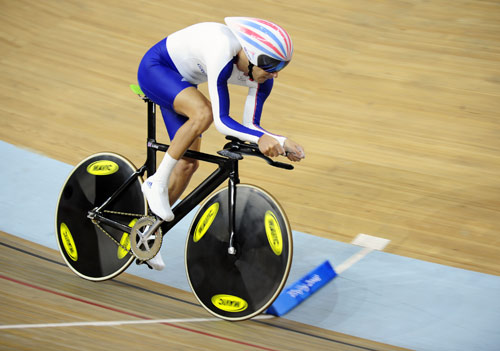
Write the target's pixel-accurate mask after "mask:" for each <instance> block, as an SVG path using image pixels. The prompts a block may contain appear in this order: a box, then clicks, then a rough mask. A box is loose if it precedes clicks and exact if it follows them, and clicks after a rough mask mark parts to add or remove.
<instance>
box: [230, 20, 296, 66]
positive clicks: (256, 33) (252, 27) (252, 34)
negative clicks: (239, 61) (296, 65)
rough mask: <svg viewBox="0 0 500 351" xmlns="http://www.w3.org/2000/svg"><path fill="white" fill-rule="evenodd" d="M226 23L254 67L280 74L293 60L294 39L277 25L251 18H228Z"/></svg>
mask: <svg viewBox="0 0 500 351" xmlns="http://www.w3.org/2000/svg"><path fill="white" fill-rule="evenodd" d="M224 21H225V22H226V24H227V26H228V27H229V28H230V29H231V31H232V32H233V33H234V35H235V36H236V38H237V39H238V41H239V42H240V44H241V46H242V47H243V50H244V51H245V54H246V55H247V57H248V60H249V61H250V63H252V64H253V65H255V66H258V67H260V68H262V69H263V70H265V71H267V72H278V71H280V70H282V69H283V68H285V66H286V65H288V63H289V62H290V60H291V59H292V54H293V43H292V39H291V38H290V36H289V35H288V33H287V32H286V31H285V30H284V29H283V28H281V27H280V26H278V25H277V24H274V23H272V22H269V21H266V20H263V19H259V18H250V17H226V18H225V19H224Z"/></svg>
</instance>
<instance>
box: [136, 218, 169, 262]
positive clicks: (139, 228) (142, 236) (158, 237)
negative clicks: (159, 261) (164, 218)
mask: <svg viewBox="0 0 500 351" xmlns="http://www.w3.org/2000/svg"><path fill="white" fill-rule="evenodd" d="M156 220H157V219H156V218H155V217H142V218H140V219H139V220H137V222H136V223H135V224H134V226H133V227H132V230H131V232H130V248H131V249H132V252H133V253H134V255H135V256H136V257H137V258H138V259H140V260H142V261H147V260H150V259H152V258H153V257H155V256H156V255H157V254H158V252H159V251H160V247H161V243H162V237H163V235H162V231H161V227H158V229H157V230H156V232H154V233H151V234H148V231H149V229H150V228H151V226H153V224H154V223H155V222H156ZM146 235H147V236H148V237H146Z"/></svg>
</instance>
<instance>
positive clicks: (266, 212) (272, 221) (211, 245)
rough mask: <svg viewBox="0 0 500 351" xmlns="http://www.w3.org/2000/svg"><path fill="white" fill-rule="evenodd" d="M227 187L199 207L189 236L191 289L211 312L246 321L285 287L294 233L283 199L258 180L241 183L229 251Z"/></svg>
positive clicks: (188, 264) (186, 263) (258, 312)
mask: <svg viewBox="0 0 500 351" xmlns="http://www.w3.org/2000/svg"><path fill="white" fill-rule="evenodd" d="M228 206H229V201H228V189H227V188H224V189H221V190H219V191H218V192H216V193H214V194H212V195H211V196H210V197H209V198H207V200H206V201H205V203H204V204H203V205H202V206H201V207H200V209H199V210H198V212H197V214H196V216H195V217H194V220H193V222H192V224H191V228H190V230H189V235H188V237H187V240H186V255H185V265H186V273H187V276H188V281H189V284H190V286H191V289H192V291H193V293H194V295H195V296H196V298H197V299H198V301H199V302H200V304H201V305H202V306H203V307H204V308H205V309H207V310H208V311H209V312H210V313H211V314H213V315H215V316H217V317H219V318H222V319H226V320H230V321H241V320H245V319H249V318H252V317H254V316H256V315H258V314H260V313H262V312H264V311H265V310H266V309H267V308H268V307H269V306H270V305H271V304H272V303H273V301H274V300H275V299H276V298H277V297H278V295H279V293H280V292H281V290H282V289H283V287H284V285H285V283H286V280H287V278H288V274H289V272H290V267H291V263H292V256H293V241H292V232H291V229H290V225H289V223H288V219H287V217H286V215H285V212H284V211H283V209H282V207H281V206H280V205H279V203H278V202H277V201H276V200H275V199H274V198H273V197H272V196H271V195H270V194H268V193H267V192H266V191H264V190H263V189H261V188H258V187H256V186H253V185H246V184H245V185H243V184H239V185H237V191H236V218H235V236H234V246H235V248H236V254H235V255H231V254H229V253H228V247H229V229H228V227H229V225H228V223H229V219H228Z"/></svg>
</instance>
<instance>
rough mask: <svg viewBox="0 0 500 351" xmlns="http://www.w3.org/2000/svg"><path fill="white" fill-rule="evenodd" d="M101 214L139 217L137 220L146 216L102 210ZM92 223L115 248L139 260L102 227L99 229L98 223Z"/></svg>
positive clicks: (130, 250)
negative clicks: (117, 247)
mask: <svg viewBox="0 0 500 351" xmlns="http://www.w3.org/2000/svg"><path fill="white" fill-rule="evenodd" d="M103 212H106V213H111V214H117V215H121V216H129V217H139V218H138V219H141V218H144V217H147V215H142V214H137V213H127V212H119V211H110V210H104V211H103ZM92 222H94V224H95V225H96V226H97V228H99V229H100V230H101V231H102V232H103V233H104V234H106V235H107V236H108V238H110V239H111V240H112V241H113V242H114V243H115V244H116V245H117V246H119V247H121V248H122V249H123V250H125V251H126V252H127V253H129V254H130V255H132V256H133V257H134V258H136V259H139V257H137V256H136V255H135V254H134V252H133V251H132V249H127V248H126V247H125V246H123V245H122V244H121V243H120V242H118V240H116V239H115V238H113V236H112V235H111V234H109V233H108V232H107V231H106V230H105V229H104V228H103V227H101V226H100V225H99V223H98V221H92Z"/></svg>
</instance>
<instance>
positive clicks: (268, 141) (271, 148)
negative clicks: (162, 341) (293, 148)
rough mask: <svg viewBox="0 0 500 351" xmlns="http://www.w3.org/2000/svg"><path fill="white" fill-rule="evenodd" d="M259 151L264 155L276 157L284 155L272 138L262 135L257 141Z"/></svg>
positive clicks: (276, 141)
mask: <svg viewBox="0 0 500 351" xmlns="http://www.w3.org/2000/svg"><path fill="white" fill-rule="evenodd" d="M259 150H260V152H262V153H263V154H264V155H266V156H269V157H276V156H279V155H283V154H285V149H284V148H283V147H282V146H281V145H280V143H279V141H278V140H276V139H274V138H273V137H272V136H270V135H267V134H263V135H262V136H261V137H260V139H259Z"/></svg>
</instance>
